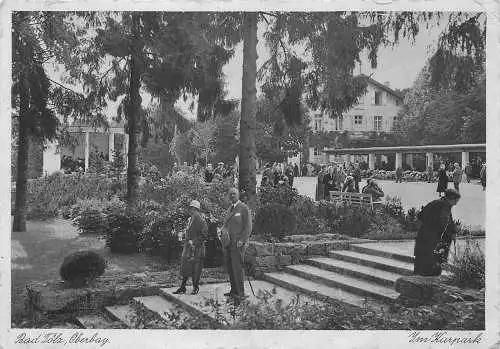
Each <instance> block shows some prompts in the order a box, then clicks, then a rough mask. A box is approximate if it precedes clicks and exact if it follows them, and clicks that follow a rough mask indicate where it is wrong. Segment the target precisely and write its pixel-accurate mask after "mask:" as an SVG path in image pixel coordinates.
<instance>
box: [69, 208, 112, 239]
mask: <svg viewBox="0 0 500 349" xmlns="http://www.w3.org/2000/svg"><path fill="white" fill-rule="evenodd" d="M73 222H74V223H75V224H76V225H77V226H78V230H79V231H80V232H81V233H83V234H104V233H105V232H106V230H107V228H108V224H107V223H108V222H107V218H106V215H105V214H104V213H103V212H102V211H101V210H100V209H99V208H85V209H84V210H83V211H82V212H80V214H79V215H78V216H77V217H76V218H75V219H74V220H73Z"/></svg>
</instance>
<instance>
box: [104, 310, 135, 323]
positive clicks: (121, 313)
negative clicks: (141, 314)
mask: <svg viewBox="0 0 500 349" xmlns="http://www.w3.org/2000/svg"><path fill="white" fill-rule="evenodd" d="M104 310H105V311H106V312H107V315H108V316H109V317H110V318H112V319H113V320H116V321H120V322H121V323H123V324H124V325H125V326H127V327H128V328H135V327H136V325H137V314H136V312H135V310H134V307H132V306H131V305H129V304H126V305H113V306H109V307H104Z"/></svg>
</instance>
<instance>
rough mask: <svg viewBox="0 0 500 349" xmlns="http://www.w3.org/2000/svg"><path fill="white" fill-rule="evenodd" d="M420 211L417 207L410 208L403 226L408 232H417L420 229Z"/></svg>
mask: <svg viewBox="0 0 500 349" xmlns="http://www.w3.org/2000/svg"><path fill="white" fill-rule="evenodd" d="M419 213H420V210H417V209H416V208H415V207H412V208H410V209H409V210H408V211H407V212H406V215H405V219H404V223H403V226H404V228H405V229H406V230H409V231H417V230H418V228H419V225H420V223H419V220H418V214H419Z"/></svg>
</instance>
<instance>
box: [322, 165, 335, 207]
mask: <svg viewBox="0 0 500 349" xmlns="http://www.w3.org/2000/svg"><path fill="white" fill-rule="evenodd" d="M337 180H338V177H337V176H336V175H335V171H334V168H333V166H329V167H328V173H327V174H325V176H324V177H323V184H324V186H325V193H324V195H325V200H329V199H330V191H335V190H337V183H336V181H337Z"/></svg>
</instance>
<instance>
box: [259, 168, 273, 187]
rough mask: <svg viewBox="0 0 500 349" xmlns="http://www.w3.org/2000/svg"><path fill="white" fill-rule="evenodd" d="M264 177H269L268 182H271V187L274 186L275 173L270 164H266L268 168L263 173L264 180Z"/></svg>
mask: <svg viewBox="0 0 500 349" xmlns="http://www.w3.org/2000/svg"><path fill="white" fill-rule="evenodd" d="M264 177H267V181H268V182H269V184H271V185H273V184H274V171H273V168H272V167H271V164H270V163H267V164H266V168H265V169H264V171H263V172H262V179H264ZM261 186H262V184H261Z"/></svg>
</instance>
